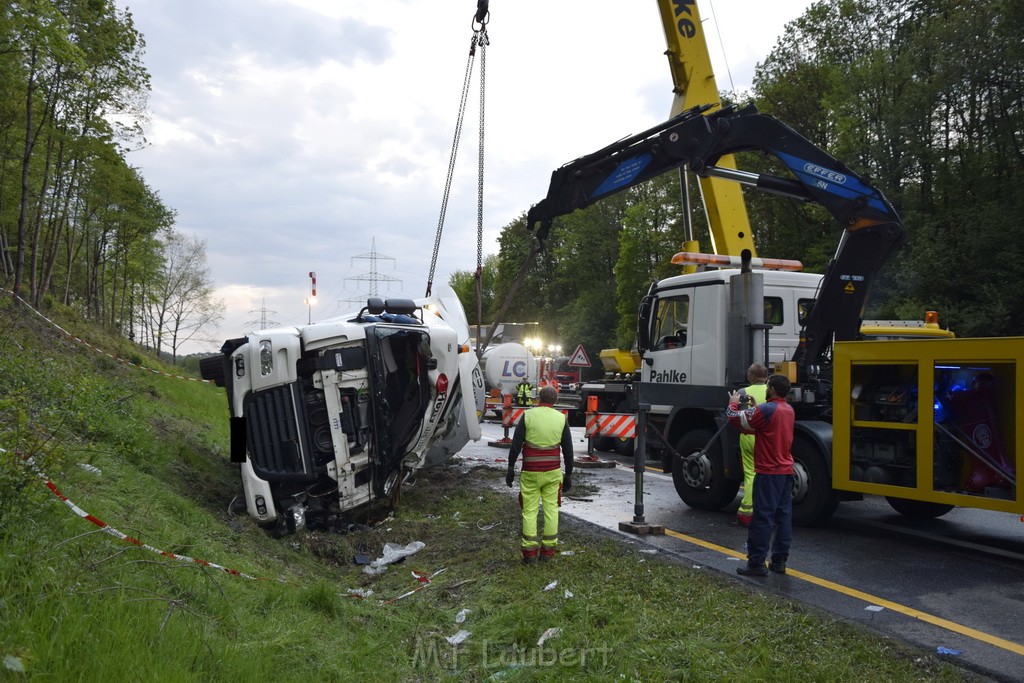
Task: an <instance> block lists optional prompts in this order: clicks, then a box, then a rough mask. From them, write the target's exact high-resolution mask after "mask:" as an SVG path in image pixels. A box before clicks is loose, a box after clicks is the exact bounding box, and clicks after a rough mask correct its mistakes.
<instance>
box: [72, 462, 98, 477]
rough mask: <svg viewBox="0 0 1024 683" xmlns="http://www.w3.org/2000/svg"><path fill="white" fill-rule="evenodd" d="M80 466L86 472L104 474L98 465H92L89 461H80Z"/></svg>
mask: <svg viewBox="0 0 1024 683" xmlns="http://www.w3.org/2000/svg"><path fill="white" fill-rule="evenodd" d="M78 466H79V467H81V468H82V469H83V470H85V471H86V472H92V473H93V474H103V472H102V471H101V470H100V468H99V467H96V466H95V465H90V464H89V463H85V462H80V463H78Z"/></svg>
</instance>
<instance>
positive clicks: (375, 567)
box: [363, 541, 427, 574]
mask: <svg viewBox="0 0 1024 683" xmlns="http://www.w3.org/2000/svg"><path fill="white" fill-rule="evenodd" d="M426 545H427V544H426V543H424V542H423V541H413V542H412V543H410V544H409V545H405V546H402V545H399V544H397V543H385V544H384V553H383V554H382V555H381V556H380V557H378V558H377V559H376V560H374V561H373V562H371V563H370V564H368V565H366V566H365V567H363V571H364V572H366V573H367V574H382V573H383V572H384V570H385V569H387V565H389V564H392V563H394V562H398V561H399V560H402V559H405V558H406V557H408V556H409V555H412V554H414V553H418V552H419V551H420V550H422V549H423V548H424V547H426Z"/></svg>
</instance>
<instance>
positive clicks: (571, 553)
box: [559, 550, 576, 557]
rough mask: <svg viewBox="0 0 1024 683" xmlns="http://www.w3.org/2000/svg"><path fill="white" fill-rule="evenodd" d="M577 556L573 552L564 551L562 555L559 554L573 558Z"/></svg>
mask: <svg viewBox="0 0 1024 683" xmlns="http://www.w3.org/2000/svg"><path fill="white" fill-rule="evenodd" d="M575 554H576V553H575V551H572V550H563V551H562V552H561V553H559V555H565V556H566V557H572V556H573V555H575Z"/></svg>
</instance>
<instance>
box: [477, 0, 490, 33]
mask: <svg viewBox="0 0 1024 683" xmlns="http://www.w3.org/2000/svg"><path fill="white" fill-rule="evenodd" d="M489 3H490V0H476V15H474V16H473V21H474V22H475V23H477V24H480V26H481V27H483V26H485V25H486V24H487V22H488V21H490V18H491V17H490V10H489V9H488V8H487V5H488V4H489ZM474 30H475V29H474Z"/></svg>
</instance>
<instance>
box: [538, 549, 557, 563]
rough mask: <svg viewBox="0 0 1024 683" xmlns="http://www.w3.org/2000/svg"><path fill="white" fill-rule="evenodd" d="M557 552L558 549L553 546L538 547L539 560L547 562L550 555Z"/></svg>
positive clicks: (552, 555)
mask: <svg viewBox="0 0 1024 683" xmlns="http://www.w3.org/2000/svg"><path fill="white" fill-rule="evenodd" d="M557 552H558V551H556V550H555V549H554V548H541V549H540V561H541V562H547V561H548V560H550V559H551V558H552V557H554V556H555V554H556V553H557Z"/></svg>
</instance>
